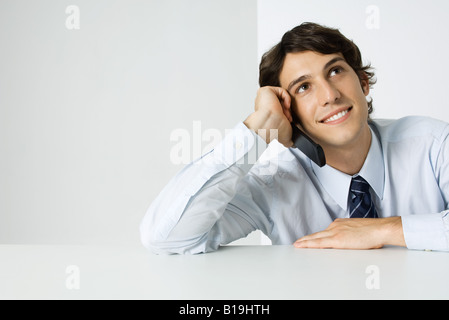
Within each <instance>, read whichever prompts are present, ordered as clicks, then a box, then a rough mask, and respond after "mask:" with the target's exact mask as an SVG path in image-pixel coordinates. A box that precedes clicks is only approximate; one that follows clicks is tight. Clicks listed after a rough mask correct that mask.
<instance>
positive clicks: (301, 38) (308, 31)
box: [259, 22, 376, 114]
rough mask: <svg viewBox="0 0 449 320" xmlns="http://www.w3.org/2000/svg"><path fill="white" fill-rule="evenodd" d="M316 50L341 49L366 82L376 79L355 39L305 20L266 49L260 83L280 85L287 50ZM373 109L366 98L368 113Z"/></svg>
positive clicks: (321, 51)
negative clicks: (353, 40) (363, 58)
mask: <svg viewBox="0 0 449 320" xmlns="http://www.w3.org/2000/svg"><path fill="white" fill-rule="evenodd" d="M301 51H315V52H319V53H322V54H332V53H341V54H342V55H343V57H344V58H345V60H346V62H347V63H348V64H349V65H350V66H351V68H352V69H353V70H354V71H355V73H356V74H357V76H358V77H359V79H360V82H361V81H362V80H368V83H369V86H370V87H372V85H374V84H375V83H376V79H375V77H374V72H373V71H372V68H371V65H369V64H368V65H365V66H364V65H363V63H362V55H361V53H360V50H359V48H358V47H357V46H356V45H355V43H354V42H352V41H351V40H349V39H348V38H346V37H345V36H344V35H343V34H342V33H340V31H339V30H338V29H332V28H328V27H325V26H322V25H319V24H316V23H312V22H305V23H303V24H301V25H299V26H297V27H295V28H293V29H292V30H290V31H288V32H286V33H285V34H284V36H283V37H282V40H281V42H279V43H278V44H277V45H275V46H274V47H273V48H271V49H270V50H269V51H267V52H266V53H265V54H264V55H263V56H262V60H261V62H260V66H259V85H260V86H261V87H264V86H276V87H280V86H281V85H280V81H279V75H280V73H281V70H282V66H283V64H284V59H285V56H286V55H287V53H294V52H301ZM372 112H373V100H372V99H370V100H369V101H368V113H369V114H371V113H372Z"/></svg>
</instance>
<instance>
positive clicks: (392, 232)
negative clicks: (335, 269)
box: [293, 217, 406, 249]
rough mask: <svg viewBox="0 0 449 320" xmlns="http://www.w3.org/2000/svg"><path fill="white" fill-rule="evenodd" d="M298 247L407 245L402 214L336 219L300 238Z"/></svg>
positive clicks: (358, 247) (371, 247) (337, 247)
mask: <svg viewBox="0 0 449 320" xmlns="http://www.w3.org/2000/svg"><path fill="white" fill-rule="evenodd" d="M293 245H294V246H295V247H297V248H336V249H377V248H382V247H383V246H384V245H395V246H403V247H405V246H406V244H405V240H404V234H403V231H402V220H401V217H391V218H377V219H369V218H347V219H336V220H335V221H334V222H332V223H331V224H330V225H329V227H327V229H326V230H323V231H320V232H317V233H313V234H310V235H307V236H305V237H302V238H300V239H298V240H297V241H296V242H295V243H294V244H293Z"/></svg>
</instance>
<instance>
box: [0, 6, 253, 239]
mask: <svg viewBox="0 0 449 320" xmlns="http://www.w3.org/2000/svg"><path fill="white" fill-rule="evenodd" d="M69 5H76V6H78V7H79V10H80V29H79V30H69V29H67V28H66V19H67V18H68V17H69V14H66V12H65V11H66V7H67V6H69ZM256 12H257V11H256V1H253V0H245V1H241V0H218V1H206V0H189V1H182V0H169V1H167V0H164V1H161V0H153V1H137V0H131V1H130V0H126V1H125V0H120V1H113V0H95V1H79V0H74V1H60V0H51V1H50V0H46V1H43V0H39V1H35V0H26V1H24V0H19V1H17V0H1V1H0V44H1V49H0V155H1V156H0V243H32V244H34V243H39V244H118V243H120V244H121V243H125V244H126V243H140V239H139V233H138V226H139V223H140V221H141V219H142V217H143V215H144V214H145V211H146V210H147V208H148V206H149V205H150V203H151V201H152V200H153V199H154V198H155V197H156V195H157V194H158V193H159V191H160V190H161V189H162V187H163V186H164V185H165V184H166V183H167V182H168V180H169V179H170V178H171V177H172V176H173V175H174V174H175V173H176V172H177V171H178V170H180V169H181V167H182V165H175V164H173V163H172V162H171V160H170V148H171V147H172V146H173V145H174V143H173V142H172V141H170V133H171V132H172V131H173V130H175V129H177V128H184V129H186V130H187V131H189V132H191V131H192V124H193V121H197V120H201V127H202V129H203V130H206V129H208V128H215V129H217V130H220V131H223V132H224V130H225V129H227V128H232V127H233V126H234V125H235V124H236V123H237V122H238V121H241V120H243V119H244V118H246V116H247V115H248V114H249V113H250V112H251V111H252V109H253V102H254V97H255V92H256V90H257V66H258V63H257V29H256V28H257V23H256Z"/></svg>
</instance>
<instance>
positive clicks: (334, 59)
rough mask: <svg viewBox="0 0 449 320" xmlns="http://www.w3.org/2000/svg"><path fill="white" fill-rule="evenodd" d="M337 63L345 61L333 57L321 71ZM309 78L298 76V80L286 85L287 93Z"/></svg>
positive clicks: (308, 76)
mask: <svg viewBox="0 0 449 320" xmlns="http://www.w3.org/2000/svg"><path fill="white" fill-rule="evenodd" d="M337 61H345V59H343V58H342V57H335V58H333V59H331V60H329V61H328V62H327V63H326V64H325V65H324V67H323V70H326V69H327V68H329V67H330V66H331V65H333V64H334V63H335V62H337ZM310 78H312V76H310V75H304V76H300V77H299V78H296V79H295V80H293V81H292V82H290V84H289V85H288V88H287V91H290V89H291V88H293V87H294V86H295V85H296V84H298V83H300V82H303V81H304V80H307V79H310Z"/></svg>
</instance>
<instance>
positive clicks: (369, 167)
mask: <svg viewBox="0 0 449 320" xmlns="http://www.w3.org/2000/svg"><path fill="white" fill-rule="evenodd" d="M370 128H371V132H372V142H371V146H370V150H369V152H368V156H367V158H366V160H365V163H364V165H363V167H362V169H361V170H360V172H359V173H358V174H360V175H361V176H362V177H363V178H364V179H365V180H366V181H368V183H369V184H370V186H371V195H372V198H373V200H374V202H375V205H376V209H377V212H378V215H379V217H380V218H384V217H392V216H401V217H402V225H403V231H404V237H405V241H406V244H407V247H408V248H409V249H420V250H424V249H430V250H441V251H449V241H448V239H449V215H448V212H449V210H448V209H449V207H448V202H449V201H448V200H449V144H448V141H447V137H448V134H449V125H448V124H447V123H444V122H442V121H438V120H435V119H430V118H425V117H406V118H402V119H399V120H394V121H393V120H373V121H370ZM351 178H352V176H350V175H347V174H344V173H342V172H340V171H338V170H336V169H334V168H332V167H330V166H328V165H326V166H324V167H322V168H320V167H318V166H316V165H315V164H314V163H313V162H312V161H310V159H309V158H307V157H306V156H305V155H304V154H303V153H302V152H301V151H299V150H298V149H295V148H285V147H284V146H282V145H281V144H279V143H278V142H277V141H276V140H274V141H273V142H272V143H270V144H269V145H268V146H267V145H266V143H265V141H263V140H262V139H261V138H260V137H259V135H257V134H255V133H254V132H253V131H251V130H249V129H248V128H247V127H246V126H245V125H244V124H243V123H239V124H238V125H237V126H236V127H235V128H234V129H233V130H232V131H231V132H230V133H229V134H228V135H226V137H225V138H224V139H223V141H221V143H220V144H219V145H217V146H216V147H215V148H214V150H212V151H210V152H209V153H207V154H205V155H204V156H203V157H201V158H200V159H198V160H196V161H194V162H193V163H191V164H189V165H187V166H186V167H185V168H184V169H183V170H182V171H181V172H179V173H178V174H177V175H176V176H175V177H174V178H173V179H172V180H171V181H170V182H169V183H168V185H167V186H166V187H165V188H164V189H163V190H162V192H161V193H160V194H159V196H158V197H157V198H156V199H155V200H154V201H153V203H152V204H151V206H150V208H149V209H148V211H147V213H146V215H145V217H144V219H143V220H142V223H141V225H140V232H141V239H142V242H143V244H144V245H145V246H146V247H147V248H148V249H150V250H151V251H153V252H155V253H181V254H182V253H200V252H209V251H213V250H216V249H217V248H218V247H219V246H220V245H223V244H228V243H230V242H232V241H234V240H237V239H239V238H242V237H245V236H247V235H248V234H249V233H251V232H252V231H254V230H261V231H262V232H263V233H264V234H266V235H267V236H268V237H269V238H270V239H271V241H272V243H273V244H274V245H276V244H292V243H293V242H295V241H296V240H297V239H298V238H300V237H302V236H305V235H307V234H311V233H314V232H318V231H322V230H324V229H326V228H327V227H328V226H329V224H330V223H331V222H332V221H333V220H335V219H336V218H348V217H349V212H348V211H349V206H348V201H349V197H348V194H349V186H350V183H351Z"/></svg>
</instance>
